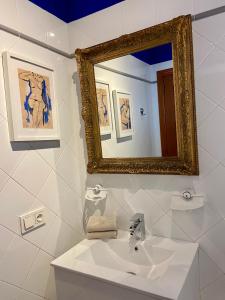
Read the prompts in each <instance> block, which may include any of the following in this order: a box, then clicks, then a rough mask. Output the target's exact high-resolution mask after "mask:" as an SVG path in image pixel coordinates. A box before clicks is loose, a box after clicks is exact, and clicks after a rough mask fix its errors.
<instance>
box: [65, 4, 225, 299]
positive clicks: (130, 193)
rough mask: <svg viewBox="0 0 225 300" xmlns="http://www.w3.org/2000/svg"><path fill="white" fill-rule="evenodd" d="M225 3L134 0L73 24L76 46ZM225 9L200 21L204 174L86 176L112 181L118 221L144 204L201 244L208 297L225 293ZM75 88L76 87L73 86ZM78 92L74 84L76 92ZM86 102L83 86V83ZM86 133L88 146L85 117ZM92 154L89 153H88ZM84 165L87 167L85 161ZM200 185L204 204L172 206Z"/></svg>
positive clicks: (159, 223) (169, 232) (159, 226)
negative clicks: (186, 208)
mask: <svg viewBox="0 0 225 300" xmlns="http://www.w3.org/2000/svg"><path fill="white" fill-rule="evenodd" d="M221 5H225V1H224V0H216V1H215V0H198V1H194V0H190V1H187V0H168V1H163V0H157V1H156V0H129V1H124V2H121V3H120V4H118V5H115V6H113V7H111V8H110V9H107V10H103V11H101V12H98V13H96V14H93V15H91V16H88V17H86V18H84V19H80V20H77V21H76V22H73V23H71V24H69V36H70V50H71V52H72V51H74V49H75V48H77V47H80V48H81V47H87V46H91V45H94V44H97V43H99V42H103V41H106V40H110V39H113V38H115V37H118V36H121V35H122V34H125V33H129V32H132V31H136V30H138V29H142V28H144V27H146V26H151V25H154V24H157V23H160V22H163V21H166V20H168V19H170V18H172V17H175V16H178V15H181V14H188V13H191V14H196V13H200V12H202V11H206V10H208V9H212V8H215V7H218V6H221ZM224 36H225V14H220V15H217V16H214V17H211V18H207V19H204V20H201V21H198V22H195V23H193V39H194V58H195V84H196V105H197V122H198V143H199V160H200V176H199V177H197V176H196V177H186V176H156V175H153V176H151V175H116V176H115V175H87V176H86V185H88V186H89V185H94V184H96V183H102V184H103V185H104V186H105V187H107V188H109V191H110V192H109V203H110V205H111V208H113V209H115V210H117V213H118V217H119V224H120V226H121V227H122V228H126V229H127V228H128V221H129V218H130V216H131V215H132V214H133V213H134V212H135V211H144V213H145V217H146V223H147V225H148V228H149V229H150V230H151V231H152V232H153V233H155V234H158V235H162V236H169V237H175V238H180V239H186V240H189V241H194V242H198V243H199V244H200V260H199V263H200V282H201V286H200V288H201V294H202V300H211V299H215V300H222V299H224V298H225V275H224V273H225V236H224V232H225V199H224V195H225V185H224V180H225V101H224V99H225V90H224V82H225V38H224ZM73 87H74V89H75V86H73ZM74 93H75V91H74ZM77 95H78V98H76V100H75V101H80V98H79V90H77ZM81 124H82V128H81V137H82V139H83V147H84V151H86V150H85V149H86V148H85V147H86V146H85V141H84V133H83V122H82V121H81ZM84 158H85V163H86V162H87V161H86V156H85V157H84V155H82V157H81V159H84ZM82 172H83V174H84V175H85V172H84V170H83V168H82ZM185 188H194V189H195V190H196V191H197V192H201V193H205V194H206V195H207V203H206V205H205V207H204V208H202V209H198V210H196V211H193V212H188V213H186V212H176V213H175V212H172V211H171V210H170V199H171V193H172V192H173V191H182V190H183V189H185Z"/></svg>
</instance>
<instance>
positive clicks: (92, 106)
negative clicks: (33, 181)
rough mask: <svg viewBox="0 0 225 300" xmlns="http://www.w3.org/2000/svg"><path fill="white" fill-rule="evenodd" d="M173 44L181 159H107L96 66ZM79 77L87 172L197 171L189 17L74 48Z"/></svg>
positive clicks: (179, 156) (160, 172) (178, 139)
mask: <svg viewBox="0 0 225 300" xmlns="http://www.w3.org/2000/svg"><path fill="white" fill-rule="evenodd" d="M166 43H172V49H173V68H174V69H173V72H174V73H173V74H174V75H173V76H174V94H175V110H176V128H177V146H178V156H177V157H143V158H140V157H139V158H103V156H102V148H101V138H100V129H99V125H98V108H97V96H96V87H95V75H94V65H95V64H98V63H100V62H103V61H107V60H110V59H114V58H117V57H120V56H124V55H127V54H130V53H133V52H137V51H141V50H144V49H147V48H151V47H154V46H158V45H161V44H166ZM75 55H76V60H77V64H78V71H79V75H80V85H81V97H82V117H83V119H84V123H85V133H86V142H87V150H88V165H87V170H88V172H89V173H132V174H180V175H198V174H199V170H198V155H197V134H196V116H195V95H194V71H193V68H194V67H193V49H192V26H191V16H190V15H187V16H180V17H178V18H175V19H173V20H171V21H168V22H165V23H162V24H159V25H156V26H153V27H150V28H146V29H144V30H140V31H137V32H134V33H131V34H127V35H123V36H121V37H119V38H117V39H114V40H111V41H108V42H105V43H101V44H99V45H96V46H93V47H90V48H86V49H77V50H76V52H75Z"/></svg>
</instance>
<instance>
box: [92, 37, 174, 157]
mask: <svg viewBox="0 0 225 300" xmlns="http://www.w3.org/2000/svg"><path fill="white" fill-rule="evenodd" d="M94 72H95V82H96V93H97V103H98V118H99V128H100V133H101V147H102V155H103V157H105V158H113V157H161V156H163V157H165V156H174V157H176V156H177V138H176V116H175V99H174V84H173V59H172V44H171V43H167V44H163V45H159V46H156V47H153V48H149V49H146V50H142V51H138V52H135V53H132V54H129V55H125V56H122V57H119V58H115V59H112V60H108V61H105V62H101V63H100V64H97V65H95V66H94Z"/></svg>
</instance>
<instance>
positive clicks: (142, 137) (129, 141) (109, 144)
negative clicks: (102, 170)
mask: <svg viewBox="0 0 225 300" xmlns="http://www.w3.org/2000/svg"><path fill="white" fill-rule="evenodd" d="M101 65H104V66H107V67H111V68H113V69H115V70H119V71H121V72H126V73H128V74H131V75H133V76H138V77H141V78H145V79H147V78H148V77H147V75H149V74H150V65H148V64H146V63H144V62H142V61H140V60H139V59H137V58H135V57H133V56H131V55H127V56H124V57H122V58H118V59H113V60H110V61H106V62H104V63H102V64H101ZM149 76H150V75H149ZM95 78H96V80H103V81H105V82H107V83H109V85H110V89H111V111H112V114H111V115H112V124H113V129H112V133H111V134H110V135H106V136H104V137H103V138H102V151H103V157H141V156H142V157H145V156H151V155H152V154H151V153H152V151H151V148H152V147H153V145H151V142H150V135H151V133H150V131H149V129H150V111H149V102H150V92H151V84H149V83H146V82H143V81H140V80H136V79H133V78H129V77H127V76H124V75H120V74H117V73H114V72H111V71H108V70H105V69H101V68H98V67H95ZM113 90H117V91H118V92H125V93H129V94H131V97H132V107H131V108H132V109H131V111H132V128H133V134H132V135H131V136H128V137H124V138H119V139H118V138H117V135H116V123H115V112H114V109H115V105H114V102H113V97H112V91H113ZM141 107H142V108H144V111H145V113H146V115H145V116H141V114H140V108H141ZM152 143H154V142H152ZM140 145H142V147H141V148H140Z"/></svg>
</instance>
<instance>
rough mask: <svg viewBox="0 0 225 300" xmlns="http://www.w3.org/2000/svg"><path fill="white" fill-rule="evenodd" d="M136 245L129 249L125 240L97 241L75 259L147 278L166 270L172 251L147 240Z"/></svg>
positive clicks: (154, 276) (161, 273) (157, 275)
mask: <svg viewBox="0 0 225 300" xmlns="http://www.w3.org/2000/svg"><path fill="white" fill-rule="evenodd" d="M136 247H137V248H138V249H137V250H134V248H133V249H131V248H130V247H129V243H128V242H127V240H108V241H97V242H95V243H92V244H91V245H90V247H88V248H87V249H86V250H84V251H83V252H82V253H81V254H80V255H77V256H76V259H78V260H81V261H83V262H85V263H89V264H92V265H96V266H102V267H105V268H110V269H114V270H117V271H121V272H124V273H127V274H130V275H137V276H141V277H145V278H149V279H156V278H158V277H160V276H162V275H163V274H164V273H165V272H166V270H167V268H168V266H169V263H170V261H171V260H172V258H173V256H174V251H171V250H168V249H163V248H160V247H157V246H154V245H151V242H150V241H149V240H146V241H145V242H141V243H138V244H137V246H136Z"/></svg>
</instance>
